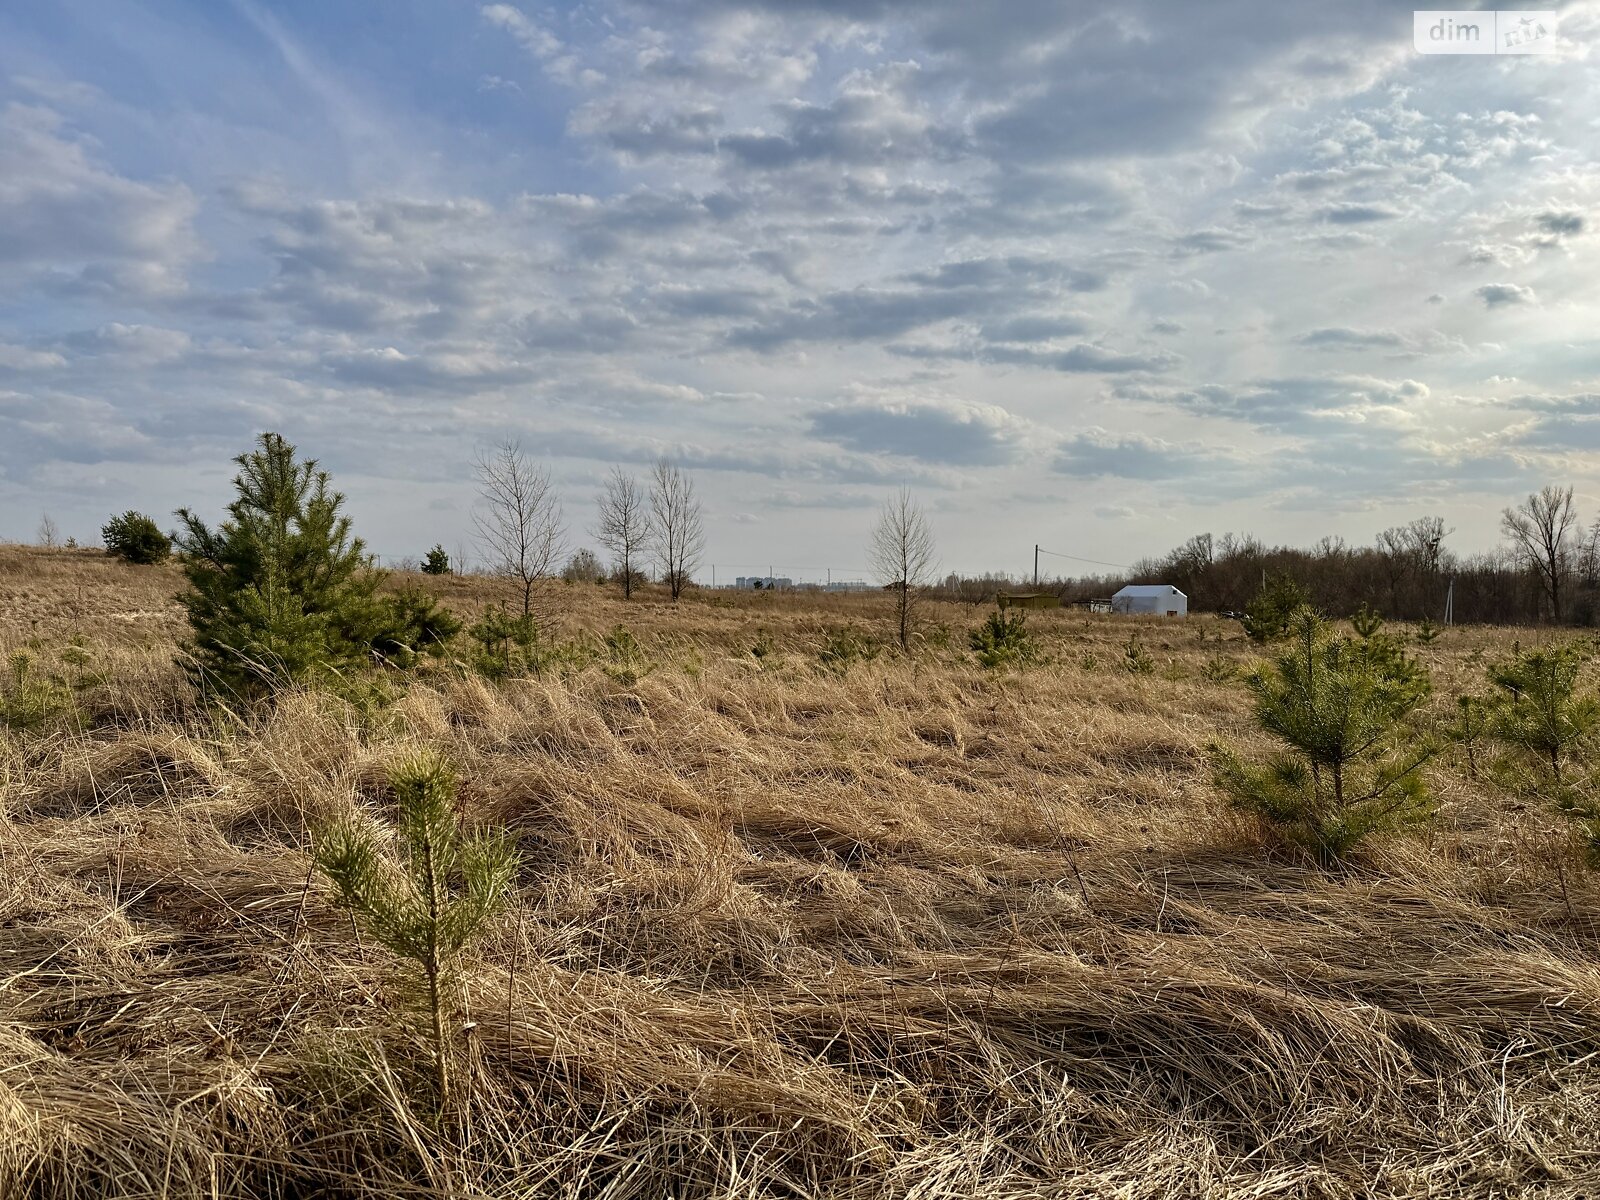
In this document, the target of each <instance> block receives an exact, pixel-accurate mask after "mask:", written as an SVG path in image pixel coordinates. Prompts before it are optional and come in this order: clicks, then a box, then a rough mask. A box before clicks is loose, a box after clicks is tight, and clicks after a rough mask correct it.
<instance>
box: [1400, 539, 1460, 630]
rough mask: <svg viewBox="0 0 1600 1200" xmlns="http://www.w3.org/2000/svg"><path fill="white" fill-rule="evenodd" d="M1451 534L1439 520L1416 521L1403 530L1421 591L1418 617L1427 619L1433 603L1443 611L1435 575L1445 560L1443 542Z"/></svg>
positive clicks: (1437, 578)
mask: <svg viewBox="0 0 1600 1200" xmlns="http://www.w3.org/2000/svg"><path fill="white" fill-rule="evenodd" d="M1454 532H1455V530H1453V529H1446V528H1445V527H1444V518H1443V517H1418V518H1417V519H1416V520H1414V521H1412V522H1411V523H1410V524H1409V525H1406V526H1405V528H1404V533H1405V540H1406V543H1407V545H1409V547H1410V549H1411V564H1412V570H1413V571H1414V572H1415V573H1416V577H1417V584H1418V586H1419V588H1420V589H1421V591H1422V601H1421V611H1420V613H1419V615H1420V616H1427V615H1428V608H1429V607H1430V606H1431V605H1433V604H1434V603H1435V602H1437V603H1438V604H1439V605H1440V607H1441V608H1442V607H1443V603H1444V597H1443V596H1441V595H1439V591H1440V589H1439V572H1440V568H1441V567H1442V566H1443V564H1444V558H1445V553H1444V540H1445V538H1447V537H1449V536H1450V535H1451V534H1452V533H1454Z"/></svg>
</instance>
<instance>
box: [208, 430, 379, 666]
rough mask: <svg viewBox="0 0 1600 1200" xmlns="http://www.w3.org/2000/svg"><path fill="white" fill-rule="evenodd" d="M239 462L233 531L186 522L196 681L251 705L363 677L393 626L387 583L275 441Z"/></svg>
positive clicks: (320, 485) (334, 504) (320, 491)
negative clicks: (382, 595) (385, 597)
mask: <svg viewBox="0 0 1600 1200" xmlns="http://www.w3.org/2000/svg"><path fill="white" fill-rule="evenodd" d="M234 461H235V462H237V463H238V464H239V468H240V470H239V474H238V475H237V476H236V477H235V478H234V488H235V490H236V491H237V492H238V496H237V498H236V499H235V500H234V501H233V503H232V504H230V505H229V506H228V519H227V520H224V521H223V522H222V524H221V525H219V526H218V527H217V528H216V529H215V530H213V529H211V528H209V527H208V526H207V525H206V524H205V523H204V522H203V521H201V520H200V519H199V518H198V517H196V516H195V515H194V514H193V513H191V512H189V511H188V510H187V509H180V510H179V511H178V519H179V520H180V521H181V522H182V524H183V529H182V531H181V532H180V534H179V537H178V548H179V549H180V550H182V551H183V553H184V555H185V561H184V574H185V575H186V576H187V577H188V580H189V585H190V589H191V590H190V591H189V592H188V593H187V594H185V595H184V596H182V597H181V600H182V602H183V604H184V607H185V608H187V609H188V612H189V624H190V626H191V628H192V629H193V631H194V637H193V640H192V641H191V643H190V644H189V647H188V649H189V651H190V653H191V655H192V659H193V663H194V668H195V670H196V671H197V672H198V673H199V674H200V676H201V678H202V679H203V680H204V681H205V682H206V683H207V684H208V685H209V686H212V687H216V688H218V689H220V690H222V691H224V692H226V693H230V694H233V695H236V696H240V697H246V698H247V697H251V696H256V695H260V694H263V693H271V692H272V691H274V690H276V689H278V688H280V687H283V686H285V685H287V684H290V683H304V682H310V681H313V680H328V679H332V678H336V677H337V676H339V675H340V674H341V673H343V672H345V671H349V670H352V669H356V668H359V667H362V666H365V665H366V664H367V663H368V662H369V661H370V656H371V651H372V645H373V640H374V637H375V636H376V635H377V633H378V632H379V631H380V630H382V629H383V627H384V626H385V623H386V621H387V616H386V614H385V613H384V611H383V608H384V605H383V601H382V600H380V599H379V598H378V596H377V594H376V593H377V589H378V586H379V584H380V583H381V581H382V575H381V573H380V572H378V571H375V570H373V569H372V567H371V564H370V560H369V558H368V556H367V553H366V548H365V546H363V544H362V542H361V539H360V538H354V537H351V535H350V519H349V518H348V517H345V516H341V515H340V511H339V510H340V509H341V508H342V507H343V505H344V497H343V496H342V495H340V494H339V493H338V492H335V491H332V490H330V489H329V486H328V474H327V472H326V471H319V470H318V469H317V464H316V463H315V462H314V461H311V460H307V461H305V462H298V461H296V459H295V449H294V447H293V446H291V445H290V444H289V443H288V442H286V441H284V439H283V438H282V437H280V436H278V435H277V434H275V433H264V434H262V435H261V436H260V438H259V439H258V440H257V449H256V450H254V451H252V452H250V453H248V454H241V455H240V456H239V457H238V458H237V459H235V460H234Z"/></svg>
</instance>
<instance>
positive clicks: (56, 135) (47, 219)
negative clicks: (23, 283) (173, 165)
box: [0, 103, 198, 294]
mask: <svg viewBox="0 0 1600 1200" xmlns="http://www.w3.org/2000/svg"><path fill="white" fill-rule="evenodd" d="M197 210H198V205H197V204H196V202H195V199H194V197H193V195H192V194H191V193H190V191H189V189H188V188H187V187H185V186H184V185H182V184H180V183H167V184H153V183H144V182H140V181H137V180H134V179H129V178H127V177H125V176H123V175H120V174H118V173H117V172H115V171H113V170H112V169H111V168H110V167H108V166H106V165H105V164H104V163H103V162H100V161H99V160H98V159H97V158H96V157H95V155H94V154H93V146H92V144H91V143H89V142H87V141H85V140H83V139H81V138H78V137H75V136H73V135H72V133H70V132H69V131H68V129H67V126H66V123H65V122H64V121H63V119H62V118H61V117H60V116H59V115H57V114H56V113H54V112H52V111H51V110H49V109H47V108H41V107H34V106H29V105H23V104H17V103H11V104H8V105H6V106H5V108H4V109H0V272H8V273H10V274H12V275H13V277H15V276H17V275H20V276H22V277H23V278H30V277H31V278H38V277H39V276H40V275H41V274H42V273H49V274H50V275H51V276H53V277H54V278H57V279H59V280H62V281H64V282H66V283H68V284H69V285H72V286H77V287H81V288H83V289H86V290H97V289H98V290H112V289H125V290H128V291H132V292H136V293H143V294H148V293H162V292H171V291H175V290H177V289H180V288H181V287H182V286H183V285H184V273H185V269H186V268H187V266H188V264H189V263H190V261H191V260H192V259H193V258H194V257H195V256H196V254H197V252H198V243H197V241H196V239H195V235H194V230H193V221H194V218H195V215H196V212H197Z"/></svg>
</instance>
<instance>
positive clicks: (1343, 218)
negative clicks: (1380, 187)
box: [1321, 204, 1400, 225]
mask: <svg viewBox="0 0 1600 1200" xmlns="http://www.w3.org/2000/svg"><path fill="white" fill-rule="evenodd" d="M1321 216H1322V219H1323V220H1324V221H1327V222H1328V223H1329V224H1330V225H1366V224H1370V223H1371V222H1373V221H1393V220H1395V219H1396V218H1397V217H1399V216H1400V213H1399V211H1398V210H1396V209H1394V208H1392V207H1390V206H1388V205H1384V204H1330V205H1329V206H1328V207H1327V208H1324V209H1323V210H1322V212H1321Z"/></svg>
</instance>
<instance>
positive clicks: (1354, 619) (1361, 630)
mask: <svg viewBox="0 0 1600 1200" xmlns="http://www.w3.org/2000/svg"><path fill="white" fill-rule="evenodd" d="M1350 628H1352V629H1354V630H1355V631H1356V633H1357V634H1358V635H1359V636H1360V637H1361V638H1362V639H1363V640H1365V639H1367V638H1370V637H1373V636H1374V635H1376V634H1377V632H1378V631H1379V630H1380V629H1382V628H1383V614H1382V613H1380V612H1378V611H1377V610H1376V609H1373V608H1371V607H1369V606H1368V605H1366V604H1362V606H1361V607H1360V608H1358V609H1356V611H1355V612H1353V613H1351V614H1350Z"/></svg>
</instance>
